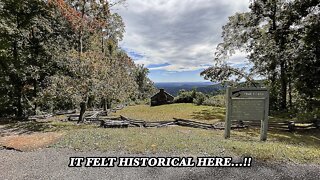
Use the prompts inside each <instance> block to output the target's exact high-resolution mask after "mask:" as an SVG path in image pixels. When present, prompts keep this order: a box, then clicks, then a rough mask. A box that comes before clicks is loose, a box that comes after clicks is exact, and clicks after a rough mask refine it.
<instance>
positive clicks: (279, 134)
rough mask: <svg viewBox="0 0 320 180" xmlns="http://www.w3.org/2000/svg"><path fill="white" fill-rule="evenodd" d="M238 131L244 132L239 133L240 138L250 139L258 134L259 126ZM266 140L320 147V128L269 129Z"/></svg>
mask: <svg viewBox="0 0 320 180" xmlns="http://www.w3.org/2000/svg"><path fill="white" fill-rule="evenodd" d="M238 131H239V132H243V133H244V134H243V135H240V136H241V137H240V139H243V137H249V139H248V141H251V140H252V138H251V137H259V136H260V128H249V129H241V130H238ZM267 141H271V142H281V143H287V144H293V145H298V146H305V147H307V146H309V147H319V148H320V130H319V129H316V128H312V129H297V130H295V131H294V132H289V131H288V130H284V129H269V130H268V140H267Z"/></svg>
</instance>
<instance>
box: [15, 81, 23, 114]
mask: <svg viewBox="0 0 320 180" xmlns="http://www.w3.org/2000/svg"><path fill="white" fill-rule="evenodd" d="M16 96H17V100H16V106H17V114H16V116H17V117H19V118H21V117H22V116H23V107H22V84H21V83H20V82H19V83H18V84H17V85H16Z"/></svg>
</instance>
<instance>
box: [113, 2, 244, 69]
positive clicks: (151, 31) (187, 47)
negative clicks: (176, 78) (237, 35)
mask: <svg viewBox="0 0 320 180" xmlns="http://www.w3.org/2000/svg"><path fill="white" fill-rule="evenodd" d="M248 5H249V0H243V1H235V0H224V1H218V0H127V8H120V9H118V10H117V12H118V13H119V14H120V15H121V16H122V17H123V20H124V22H125V24H126V33H125V36H124V40H123V41H122V42H121V44H120V45H121V46H122V47H124V48H127V49H130V50H133V51H135V52H138V53H139V54H143V55H145V56H144V57H143V58H141V59H138V60H136V62H137V63H139V64H145V65H146V66H147V65H150V64H164V63H169V64H170V65H169V66H164V67H158V68H150V69H162V70H167V71H191V70H197V69H203V68H204V67H206V66H208V64H212V63H213V54H214V50H215V47H216V45H217V44H218V43H220V42H221V32H222V29H221V27H222V25H224V24H225V23H226V22H227V20H228V16H231V15H233V14H234V13H235V12H242V11H246V10H247V9H248ZM244 59H245V58H244V55H243V54H240V55H238V54H236V56H235V57H233V58H232V59H230V60H229V62H232V63H234V64H240V63H243V60H244Z"/></svg>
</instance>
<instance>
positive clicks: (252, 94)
mask: <svg viewBox="0 0 320 180" xmlns="http://www.w3.org/2000/svg"><path fill="white" fill-rule="evenodd" d="M226 102H227V103H226V105H227V110H226V126H225V138H229V137H230V129H231V120H250V121H252V120H253V121H255V120H256V121H261V136H260V139H261V140H266V139H267V129H268V111H269V91H268V89H266V88H231V87H228V88H227V92H226Z"/></svg>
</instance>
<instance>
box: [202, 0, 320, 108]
mask: <svg viewBox="0 0 320 180" xmlns="http://www.w3.org/2000/svg"><path fill="white" fill-rule="evenodd" d="M318 5H319V2H318V1H316V0H308V1H303V2H301V1H299V0H294V1H284V0H255V1H253V2H252V3H251V4H250V11H249V12H245V13H236V14H235V15H234V16H231V17H229V22H228V23H227V24H226V25H225V26H223V33H222V37H223V43H221V44H219V45H218V47H217V51H216V54H215V62H216V64H215V66H213V67H211V68H208V69H207V70H205V71H203V72H202V75H204V76H205V78H208V79H212V80H213V81H214V80H219V81H221V80H229V79H230V78H232V77H234V76H235V77H236V80H240V79H242V78H246V80H247V81H249V82H250V81H251V80H252V77H253V76H254V75H261V76H263V77H265V78H267V79H268V80H269V86H270V88H271V95H273V96H272V97H271V102H273V103H272V104H273V105H276V106H273V109H275V110H284V111H285V110H287V96H288V95H289V104H290V105H291V104H292V84H294V85H296V82H297V80H298V79H299V78H298V77H297V76H296V75H295V73H294V72H295V68H296V67H297V66H296V63H297V61H296V60H297V59H298V56H299V54H300V53H301V51H299V50H298V48H297V47H296V46H295V45H296V43H298V42H299V41H301V38H302V37H303V36H304V35H302V36H301V35H300V37H299V36H298V37H297V36H295V35H296V34H297V33H302V34H304V33H303V31H301V28H302V29H303V28H304V27H305V25H306V24H302V23H299V22H300V21H301V20H303V19H305V18H307V19H308V16H310V14H312V12H311V11H312V9H314V8H316V7H317V6H318ZM315 11H316V10H315ZM315 11H314V12H315ZM314 12H313V13H314ZM317 12H319V11H317ZM312 22H313V21H312ZM237 50H239V51H244V52H246V53H247V54H248V56H247V58H248V60H249V61H250V62H251V63H252V64H253V67H252V68H251V69H249V71H248V70H246V69H238V68H233V67H230V66H229V65H228V64H227V63H226V62H225V60H226V59H227V58H228V57H229V56H232V55H233V54H234V53H235V52H236V51H237ZM308 54H309V55H310V53H308ZM312 57H314V56H312ZM318 60H319V59H318ZM318 60H317V61H318ZM300 72H301V73H303V74H305V75H307V74H308V71H303V72H302V71H300ZM288 90H289V92H288ZM278 95H279V97H278ZM278 99H280V101H278Z"/></svg>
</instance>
